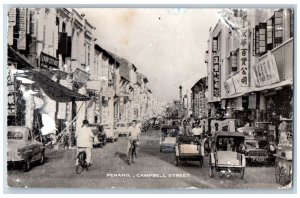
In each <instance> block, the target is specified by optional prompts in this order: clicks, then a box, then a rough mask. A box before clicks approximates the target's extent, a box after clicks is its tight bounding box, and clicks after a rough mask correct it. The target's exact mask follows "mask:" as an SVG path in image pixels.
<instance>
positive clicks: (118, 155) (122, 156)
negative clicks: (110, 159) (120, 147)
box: [115, 152, 128, 164]
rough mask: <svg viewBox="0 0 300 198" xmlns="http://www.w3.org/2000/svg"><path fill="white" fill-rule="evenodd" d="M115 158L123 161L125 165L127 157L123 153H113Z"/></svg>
mask: <svg viewBox="0 0 300 198" xmlns="http://www.w3.org/2000/svg"><path fill="white" fill-rule="evenodd" d="M115 156H116V157H119V158H120V159H121V160H123V162H125V163H126V164H127V160H128V159H127V155H126V154H125V153H121V152H115Z"/></svg>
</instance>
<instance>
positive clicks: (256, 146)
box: [243, 136, 276, 165]
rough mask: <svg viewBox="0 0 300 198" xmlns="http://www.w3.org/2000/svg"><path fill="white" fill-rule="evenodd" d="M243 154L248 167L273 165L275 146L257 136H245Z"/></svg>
mask: <svg viewBox="0 0 300 198" xmlns="http://www.w3.org/2000/svg"><path fill="white" fill-rule="evenodd" d="M244 146H245V148H244V149H243V153H244V154H245V157H246V163H247V164H248V165H250V164H253V163H264V164H274V163H275V157H274V156H273V155H274V154H275V153H276V149H275V144H274V143H270V142H268V141H267V140H266V138H263V137H259V136H245V144H244Z"/></svg>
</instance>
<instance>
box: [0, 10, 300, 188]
mask: <svg viewBox="0 0 300 198" xmlns="http://www.w3.org/2000/svg"><path fill="white" fill-rule="evenodd" d="M30 6H31V7H18V6H16V5H10V6H9V8H8V9H7V12H5V13H4V18H5V17H6V19H4V21H6V22H7V23H6V24H5V23H4V26H6V27H5V29H4V37H5V38H6V40H5V42H4V43H3V48H4V53H5V54H7V56H4V66H3V72H4V76H5V77H6V79H4V80H3V81H4V86H5V88H4V96H3V97H5V98H4V100H3V101H4V102H5V104H4V105H5V106H4V112H7V113H5V116H6V114H7V116H6V118H4V125H6V126H5V127H4V129H5V130H6V131H5V130H4V132H3V137H4V140H3V145H4V147H6V148H5V149H4V151H5V152H4V154H3V155H4V161H3V165H4V167H5V174H6V178H7V179H6V180H5V181H4V183H5V184H4V185H6V186H7V188H8V189H37V188H47V189H52V188H53V189H57V188H64V189H68V188H70V189H71V188H72V189H131V190H138V189H150V190H151V189H168V190H175V189H198V190H200V191H201V190H207V189H209V190H210V189H233V190H249V189H250V190H277V191H278V190H280V192H283V193H290V192H291V191H292V190H293V188H295V186H294V182H293V181H295V180H296V179H297V178H295V177H296V176H295V177H294V174H295V168H296V166H294V163H295V161H294V159H293V156H294V154H295V153H294V143H293V142H294V141H293V140H294V136H293V134H294V118H293V114H294V106H293V104H294V103H293V101H294V75H295V74H294V67H295V66H296V65H294V59H295V57H294V32H295V30H294V27H295V24H294V16H295V15H296V13H295V10H294V8H293V7H286V6H285V7H278V8H275V7H274V6H272V8H229V7H227V8H225V7H220V8H96V7H94V8H93V7H90V8H79V7H78V8H75V7H72V6H70V7H71V8H63V7H47V6H44V7H41V6H40V7H34V6H33V5H30ZM5 84H7V89H6V85H5ZM6 103H7V104H6ZM254 192H255V191H254Z"/></svg>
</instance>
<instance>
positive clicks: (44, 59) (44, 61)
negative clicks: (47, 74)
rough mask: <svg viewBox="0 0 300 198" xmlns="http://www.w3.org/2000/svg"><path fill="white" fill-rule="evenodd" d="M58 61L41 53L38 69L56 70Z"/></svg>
mask: <svg viewBox="0 0 300 198" xmlns="http://www.w3.org/2000/svg"><path fill="white" fill-rule="evenodd" d="M58 62H59V61H58V59H57V58H54V57H52V56H49V55H48V54H45V53H44V52H41V55H40V67H45V68H49V67H54V68H58Z"/></svg>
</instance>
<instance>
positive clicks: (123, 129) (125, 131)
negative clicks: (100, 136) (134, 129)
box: [117, 123, 129, 137]
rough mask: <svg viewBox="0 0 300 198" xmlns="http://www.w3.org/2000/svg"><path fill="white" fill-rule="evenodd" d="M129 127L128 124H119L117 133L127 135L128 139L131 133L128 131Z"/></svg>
mask: <svg viewBox="0 0 300 198" xmlns="http://www.w3.org/2000/svg"><path fill="white" fill-rule="evenodd" d="M128 128H129V125H128V124H127V123H117V133H118V135H119V136H120V135H126V137H128V135H129V131H128Z"/></svg>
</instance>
